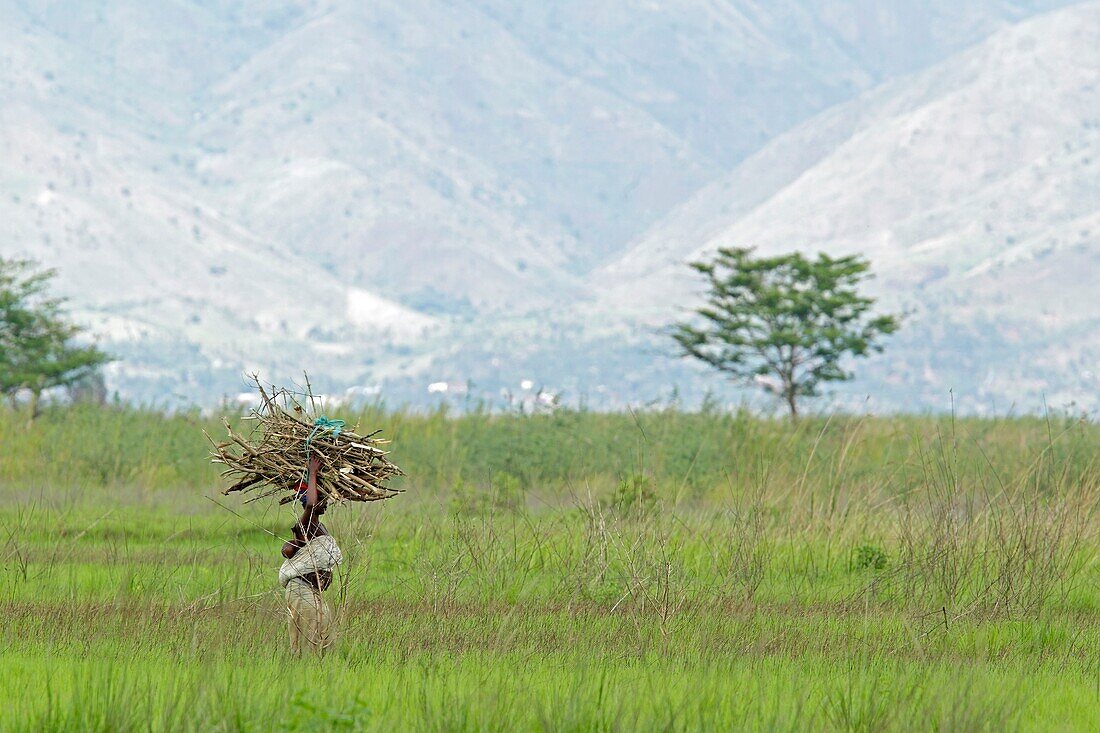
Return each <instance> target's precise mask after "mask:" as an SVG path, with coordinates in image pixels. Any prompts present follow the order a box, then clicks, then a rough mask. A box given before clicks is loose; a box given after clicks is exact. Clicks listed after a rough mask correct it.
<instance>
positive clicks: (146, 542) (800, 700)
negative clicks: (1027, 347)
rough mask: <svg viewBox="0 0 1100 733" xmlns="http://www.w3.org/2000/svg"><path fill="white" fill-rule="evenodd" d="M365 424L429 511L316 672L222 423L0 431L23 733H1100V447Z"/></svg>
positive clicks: (280, 512)
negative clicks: (289, 614)
mask: <svg viewBox="0 0 1100 733" xmlns="http://www.w3.org/2000/svg"><path fill="white" fill-rule="evenodd" d="M342 417H350V418H353V419H351V420H350V422H354V421H355V419H354V418H355V416H349V415H342ZM358 419H359V420H360V421H361V422H362V424H363V425H364V426H370V427H372V428H374V427H384V428H385V431H386V434H387V435H388V436H389V437H391V438H393V440H394V445H393V448H394V453H393V456H394V458H395V460H396V461H397V462H398V463H399V464H400V465H402V467H403V468H405V469H406V471H407V472H408V474H409V476H408V477H407V478H406V479H404V480H403V482H402V483H401V487H402V488H404V489H406V493H404V494H403V495H401V496H399V497H397V498H395V499H393V500H390V501H388V502H381V503H374V504H369V505H357V506H343V507H338V508H335V509H334V510H332V511H331V512H330V514H329V515H328V518H327V524H328V526H329V528H330V530H331V531H332V532H333V534H334V535H336V537H337V539H338V540H339V541H340V543H341V546H342V547H343V548H344V551H345V554H346V556H347V561H346V563H345V565H344V566H343V567H342V569H341V571H340V573H339V576H338V579H337V582H335V583H334V585H333V588H332V590H330V592H329V596H330V599H331V600H332V601H333V603H334V605H335V606H336V607H337V609H338V614H339V629H340V640H339V642H338V643H337V645H336V647H335V649H334V651H333V652H332V653H331V654H330V655H329V656H327V657H326V658H325V659H323V660H317V659H313V658H303V659H301V660H295V659H293V658H291V657H290V655H289V649H288V643H287V638H286V622H285V618H284V615H283V614H284V611H283V601H282V595H281V592H280V591H279V589H278V584H277V572H276V571H277V568H278V565H279V563H280V561H281V558H280V556H279V546H280V543H281V541H282V539H283V538H286V537H287V536H288V535H289V529H290V525H291V524H292V523H293V521H294V519H295V516H294V512H293V510H292V509H290V508H286V507H283V508H279V507H276V506H274V505H268V504H264V505H261V504H258V503H256V504H244V503H243V502H242V500H241V498H240V497H236V496H230V497H223V496H221V495H220V493H219V480H218V476H217V470H216V468H215V467H213V466H211V465H209V464H208V463H207V461H206V449H207V446H206V444H205V440H204V438H203V435H202V430H203V429H204V428H205V429H206V430H209V431H210V432H211V433H212V434H214V435H217V434H218V433H219V432H220V428H219V424H218V423H217V421H214V420H209V419H205V418H202V417H200V416H199V415H197V414H196V415H175V416H171V417H166V416H164V415H161V414H158V413H156V412H154V411H142V410H137V409H121V408H120V409H111V408H94V407H72V408H53V409H51V410H49V411H47V412H46V414H45V415H44V416H43V417H42V418H40V420H39V421H38V422H37V423H36V424H34V425H33V426H31V427H28V426H27V424H26V419H25V416H23V415H16V414H13V413H9V412H0V499H2V501H0V527H2V531H0V557H2V569H3V574H4V576H5V579H6V582H5V583H4V584H3V585H2V586H0V617H2V618H3V623H2V624H0V629H2V633H0V671H2V673H0V689H2V690H3V691H4V692H5V693H6V694H5V696H4V698H5V703H4V706H5V708H6V709H5V712H4V715H2V716H0V730H13V731H23V730H25V731H73V730H94V731H138V730H140V731H177V730H195V731H268V730H288V731H289V730H349V731H352V730H388V731H393V730H410V729H423V730H438V731H451V730H470V731H483V730H552V731H589V730H599V731H615V730H623V731H633V730H673V731H675V730H791V731H796V730H797V731H801V730H838V731H893V730H935V731H970V730H974V731H977V730H986V731H1002V730H1016V729H1018V730H1082V731H1089V730H1100V545H1098V540H1100V532H1098V530H1100V513H1098V505H1097V501H1098V499H1100V427H1098V426H1096V425H1094V424H1091V423H1088V422H1083V421H1078V420H1071V419H1066V418H1050V419H1040V418H1014V419H1003V420H970V419H967V420H955V419H952V418H950V417H894V418H890V417H886V418H858V417H833V418H809V419H805V420H803V421H802V422H801V423H800V424H799V425H797V426H795V427H792V426H790V425H789V424H787V423H786V422H784V421H777V420H768V419H761V418H758V417H753V416H751V415H748V414H724V413H717V412H701V413H686V412H682V411H678V410H674V409H665V410H653V411H646V412H640V413H634V414H630V413H628V414H596V413H586V412H568V411H563V412H559V413H556V414H553V415H537V416H520V415H488V414H471V415H461V416H458V415H448V414H446V413H445V412H437V413H433V414H412V413H403V412H396V413H395V412H384V411H382V410H366V411H365V412H363V413H362V414H360V415H359V416H358Z"/></svg>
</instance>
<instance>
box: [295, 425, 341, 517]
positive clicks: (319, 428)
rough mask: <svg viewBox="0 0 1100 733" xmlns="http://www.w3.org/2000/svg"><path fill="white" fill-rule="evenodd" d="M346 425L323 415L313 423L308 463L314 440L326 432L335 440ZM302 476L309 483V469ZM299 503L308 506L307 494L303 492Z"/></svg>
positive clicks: (307, 443)
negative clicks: (319, 434)
mask: <svg viewBox="0 0 1100 733" xmlns="http://www.w3.org/2000/svg"><path fill="white" fill-rule="evenodd" d="M345 425H347V423H346V422H344V421H343V420H330V419H328V418H327V417H325V416H324V415H321V417H319V418H317V419H316V420H314V421H313V430H312V431H311V432H310V434H309V437H308V438H306V461H307V463H308V461H309V452H310V450H311V449H312V447H313V438H314V437H315V436H316V435H317V433H319V432H321V431H324V430H327V431H328V432H330V433H332V437H334V438H335V437H336V436H337V435H339V434H340V431H341V430H343V429H344V426H345ZM302 476H303V477H302V480H303V481H308V480H309V468H308V467H307V468H306V470H305V471H304V472H303V474H302ZM299 501H301V502H302V506H305V505H306V494H305V492H304V491H303V492H302V495H301V496H300V497H299Z"/></svg>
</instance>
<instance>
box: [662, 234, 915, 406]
mask: <svg viewBox="0 0 1100 733" xmlns="http://www.w3.org/2000/svg"><path fill="white" fill-rule="evenodd" d="M691 266H692V267H693V268H694V269H695V270H697V271H698V272H700V273H702V274H703V275H704V276H705V277H706V279H707V286H708V292H707V300H706V305H704V306H703V307H702V308H699V309H698V310H696V311H695V313H696V316H697V318H696V319H694V320H693V321H691V322H685V323H678V324H675V325H674V326H673V330H672V337H673V338H674V339H675V340H676V342H677V343H678V344H679V346H680V350H681V355H682V356H692V357H695V358H696V359H699V360H701V361H704V362H706V363H707V364H710V365H711V366H712V367H714V368H715V369H718V370H719V371H722V372H725V373H727V374H729V375H731V376H732V377H733V378H735V379H739V380H742V381H745V382H756V383H759V384H760V385H761V386H763V387H764V389H766V390H767V391H769V392H771V393H773V394H776V395H778V396H779V397H781V398H782V399H783V400H784V402H785V403H786V405H787V409H788V410H789V411H790V416H791V419H792V420H795V419H797V417H798V401H799V398H801V397H812V396H815V395H817V394H818V393H819V391H818V390H819V388H820V386H821V384H822V383H824V382H834V381H840V380H846V379H851V376H852V375H851V373H849V372H846V371H845V370H844V369H843V368H842V367H841V364H840V362H841V359H842V358H843V357H844V356H846V355H851V356H866V355H867V354H868V353H870V352H872V351H881V350H882V346H881V345H880V343H879V341H880V339H881V337H883V336H886V335H889V334H891V333H893V332H894V331H896V330H897V329H898V325H899V321H898V318H896V317H894V316H890V315H880V316H874V315H872V314H871V313H870V310H871V307H872V305H874V301H873V300H872V299H871V298H866V297H862V296H860V295H859V293H858V291H857V286H858V285H859V284H860V282H861V281H862V280H864V279H865V278H867V277H869V273H868V270H869V267H870V265H869V263H868V262H867V260H865V259H863V258H861V257H856V256H852V257H838V258H833V257H830V256H829V255H826V254H819V255H818V256H817V258H816V259H808V258H807V257H805V256H804V255H802V254H799V253H794V254H788V255H782V256H779V257H754V256H753V250H752V249H746V248H723V249H719V250H718V253H717V255H716V256H715V258H714V259H713V260H711V261H709V262H695V263H692V265H691Z"/></svg>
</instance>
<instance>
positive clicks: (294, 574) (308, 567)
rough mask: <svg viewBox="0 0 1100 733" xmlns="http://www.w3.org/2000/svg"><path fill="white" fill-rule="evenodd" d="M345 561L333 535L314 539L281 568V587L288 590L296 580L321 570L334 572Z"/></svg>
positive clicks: (284, 562)
mask: <svg viewBox="0 0 1100 733" xmlns="http://www.w3.org/2000/svg"><path fill="white" fill-rule="evenodd" d="M343 560H344V554H343V553H342V552H340V546H339V545H337V544H336V540H334V539H332V536H331V535H327V534H323V535H321V536H320V537H314V538H313V539H311V540H310V541H309V542H307V543H305V544H304V545H302V547H301V549H299V550H298V552H296V553H294V557H292V558H290V559H289V560H284V561H283V564H282V567H280V568H279V585H281V586H282V587H284V588H286V586H287V584H288V583H289V582H290V581H291V580H293V579H294V578H300V577H302V576H303V575H311V574H313V573H316V572H318V571H321V570H332V569H333V568H334V567H336V566H337V565H339V564H340V563H341V562H343Z"/></svg>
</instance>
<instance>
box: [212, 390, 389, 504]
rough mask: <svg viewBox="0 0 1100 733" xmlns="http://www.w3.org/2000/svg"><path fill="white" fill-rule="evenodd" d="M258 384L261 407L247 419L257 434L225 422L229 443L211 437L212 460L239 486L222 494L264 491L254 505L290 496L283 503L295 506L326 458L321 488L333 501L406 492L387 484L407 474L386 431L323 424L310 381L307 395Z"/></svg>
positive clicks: (320, 474)
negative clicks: (311, 472) (313, 460)
mask: <svg viewBox="0 0 1100 733" xmlns="http://www.w3.org/2000/svg"><path fill="white" fill-rule="evenodd" d="M253 382H254V383H255V386H256V389H257V390H258V391H259V393H260V406H259V407H258V408H256V409H254V410H252V411H251V412H249V414H248V415H247V416H245V419H246V420H252V421H254V422H255V427H253V429H252V430H251V432H250V433H249V434H248V435H242V434H240V433H237V432H234V430H233V428H232V427H231V426H230V424H229V421H228V420H225V419H223V420H222V423H223V424H224V425H225V429H226V432H227V434H228V437H227V439H226V440H224V441H222V442H220V443H217V442H215V441H214V440H213V439H212V438H210V436H209V435H207V439H209V440H210V443H211V445H213V450H212V451H211V453H210V459H211V461H212V462H214V463H221V464H224V465H225V466H226V468H225V470H224V471H222V477H223V478H226V479H230V480H232V481H233V483H232V485H230V486H229V487H228V488H227V489H225V490H224V491H223V492H222V493H224V494H229V493H232V492H235V491H247V492H259V493H258V494H256V495H255V496H253V497H252V498H250V499H249V501H255V500H257V499H262V498H264V497H268V496H275V495H278V494H285V495H284V496H282V497H281V498H280V499H279V503H280V504H286V503H288V502H291V501H294V499H295V498H296V493H295V492H296V489H297V487H298V482H299V481H300V480H302V479H303V478H304V477H305V467H306V465H307V462H308V460H309V457H310V456H316V457H317V458H318V459H320V462H321V466H320V469H319V470H318V472H317V486H318V490H319V491H320V493H321V495H322V496H324V497H325V498H326V499H328V500H329V501H336V502H340V501H378V500H380V499H389V498H390V497H392V496H396V495H397V494H398V493H400V490H398V489H391V488H389V487H387V486H386V485H385V484H386V481H388V480H389V479H391V478H393V477H394V476H403V475H404V473H403V472H402V471H401V469H400V468H398V467H397V466H396V465H395V464H394V463H392V462H391V461H390V460H389V459H388V458H387V457H386V456H387V451H385V450H383V449H382V447H381V446H383V445H385V444H387V443H388V442H389V441H387V440H382V439H380V438H378V437H376V436H377V435H378V433H379V432H380V431H374V432H373V433H370V434H368V435H359V434H357V433H356V432H355V430H349V429H347V428H343V427H341V428H340V429H339V430H334V429H333V428H332V427H326V426H325V424H324V423H323V421H322V422H321V424H320V425H318V424H317V423H318V421H315V416H316V415H317V413H318V412H319V405H318V402H317V400H316V398H315V396H314V395H313V390H312V388H311V387H310V386H309V382H308V380H307V382H306V392H305V393H304V394H302V393H295V392H291V391H290V390H287V389H276V388H275V387H272V388H271V390H270V392H269V391H268V390H265V389H264V387H263V385H262V384H261V383H260V381H259V379H257V378H256V377H253ZM298 397H303V398H304V399H302V400H299V399H298ZM357 429H358V426H356V430H357Z"/></svg>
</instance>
